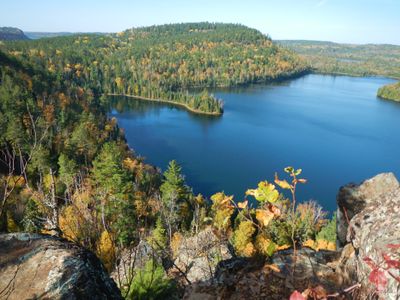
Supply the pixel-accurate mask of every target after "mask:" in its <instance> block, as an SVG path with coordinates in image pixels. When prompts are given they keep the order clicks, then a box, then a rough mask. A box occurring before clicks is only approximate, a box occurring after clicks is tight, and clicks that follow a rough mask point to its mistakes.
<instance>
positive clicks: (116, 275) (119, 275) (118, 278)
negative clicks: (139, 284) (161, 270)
mask: <svg viewBox="0 0 400 300" xmlns="http://www.w3.org/2000/svg"><path fill="white" fill-rule="evenodd" d="M150 259H154V260H155V261H156V262H157V263H158V264H162V260H161V255H159V253H157V252H156V251H154V250H153V248H152V247H151V246H150V244H149V243H148V242H146V241H145V240H141V241H140V242H139V244H138V245H137V246H136V247H133V248H126V249H123V250H122V252H121V254H120V255H119V257H118V259H117V262H118V264H117V266H116V268H115V269H114V270H113V272H112V273H111V278H113V279H114V281H115V282H116V283H117V285H118V286H120V287H124V288H127V286H126V283H127V282H130V281H131V279H132V276H134V275H135V274H136V272H133V270H136V271H137V270H139V269H142V268H144V267H145V265H146V263H147V262H148V261H149V260H150Z"/></svg>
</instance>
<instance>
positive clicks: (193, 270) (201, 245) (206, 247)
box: [174, 228, 232, 282]
mask: <svg viewBox="0 0 400 300" xmlns="http://www.w3.org/2000/svg"><path fill="white" fill-rule="evenodd" d="M177 253H178V256H177V257H176V259H175V261H174V264H175V266H176V267H178V268H179V269H180V271H182V272H184V273H185V274H186V278H187V280H189V281H190V282H198V281H208V280H210V279H212V278H213V276H214V274H215V268H216V267H217V264H218V263H219V262H220V261H221V260H225V259H229V258H231V257H232V255H231V253H230V251H229V248H228V243H227V241H222V240H221V239H220V238H218V236H217V235H215V234H214V232H213V231H212V230H211V228H208V229H205V230H203V231H201V232H199V233H198V234H197V235H196V236H194V237H190V238H184V239H183V240H182V241H181V244H180V246H179V249H178V251H177Z"/></svg>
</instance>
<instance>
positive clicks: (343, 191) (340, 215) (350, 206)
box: [337, 173, 399, 246]
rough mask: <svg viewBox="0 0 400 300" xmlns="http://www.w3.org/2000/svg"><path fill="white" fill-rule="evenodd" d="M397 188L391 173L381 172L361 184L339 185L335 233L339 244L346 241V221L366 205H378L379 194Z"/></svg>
mask: <svg viewBox="0 0 400 300" xmlns="http://www.w3.org/2000/svg"><path fill="white" fill-rule="evenodd" d="M398 189H399V182H398V181H397V179H396V177H395V176H394V174H393V173H382V174H379V175H377V176H375V177H373V178H370V179H367V180H365V181H364V182H362V183H361V184H358V185H357V184H354V183H350V184H347V185H345V186H343V187H341V188H340V189H339V193H338V195H337V205H338V208H337V224H338V228H337V233H338V240H339V243H340V244H341V246H344V245H345V244H346V243H347V242H348V240H347V238H346V237H347V229H348V222H349V221H350V220H351V219H352V218H353V217H354V216H355V215H356V214H358V213H360V212H361V211H362V210H363V209H364V208H366V207H367V206H369V205H371V204H372V205H374V204H375V205H377V204H378V205H379V203H380V200H379V198H380V197H381V196H384V195H387V194H390V193H393V192H394V191H396V190H398ZM382 204H383V203H382Z"/></svg>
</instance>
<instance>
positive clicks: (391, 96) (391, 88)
mask: <svg viewBox="0 0 400 300" xmlns="http://www.w3.org/2000/svg"><path fill="white" fill-rule="evenodd" d="M378 97H380V98H383V99H387V100H393V101H398V102H400V82H397V83H393V84H388V85H385V86H383V87H381V88H380V89H379V90H378Z"/></svg>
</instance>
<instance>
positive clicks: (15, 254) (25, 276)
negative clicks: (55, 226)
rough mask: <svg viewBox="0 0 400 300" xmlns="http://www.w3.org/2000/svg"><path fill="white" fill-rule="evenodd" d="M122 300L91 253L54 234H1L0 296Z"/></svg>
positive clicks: (11, 297) (113, 284) (19, 299)
mask: <svg viewBox="0 0 400 300" xmlns="http://www.w3.org/2000/svg"><path fill="white" fill-rule="evenodd" d="M89 298H90V299H121V294H120V291H119V290H118V288H117V286H116V285H115V283H114V281H113V280H112V279H110V277H109V276H108V275H107V273H106V271H105V269H104V268H103V266H102V264H101V263H100V261H99V260H98V259H97V257H96V256H95V255H94V254H92V253H91V252H89V251H87V250H85V249H83V248H81V247H78V246H76V245H75V244H72V243H69V242H67V241H65V240H62V239H58V238H54V237H51V236H45V235H39V234H27V233H15V234H1V235H0V299H10V300H11V299H18V300H21V299H89Z"/></svg>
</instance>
